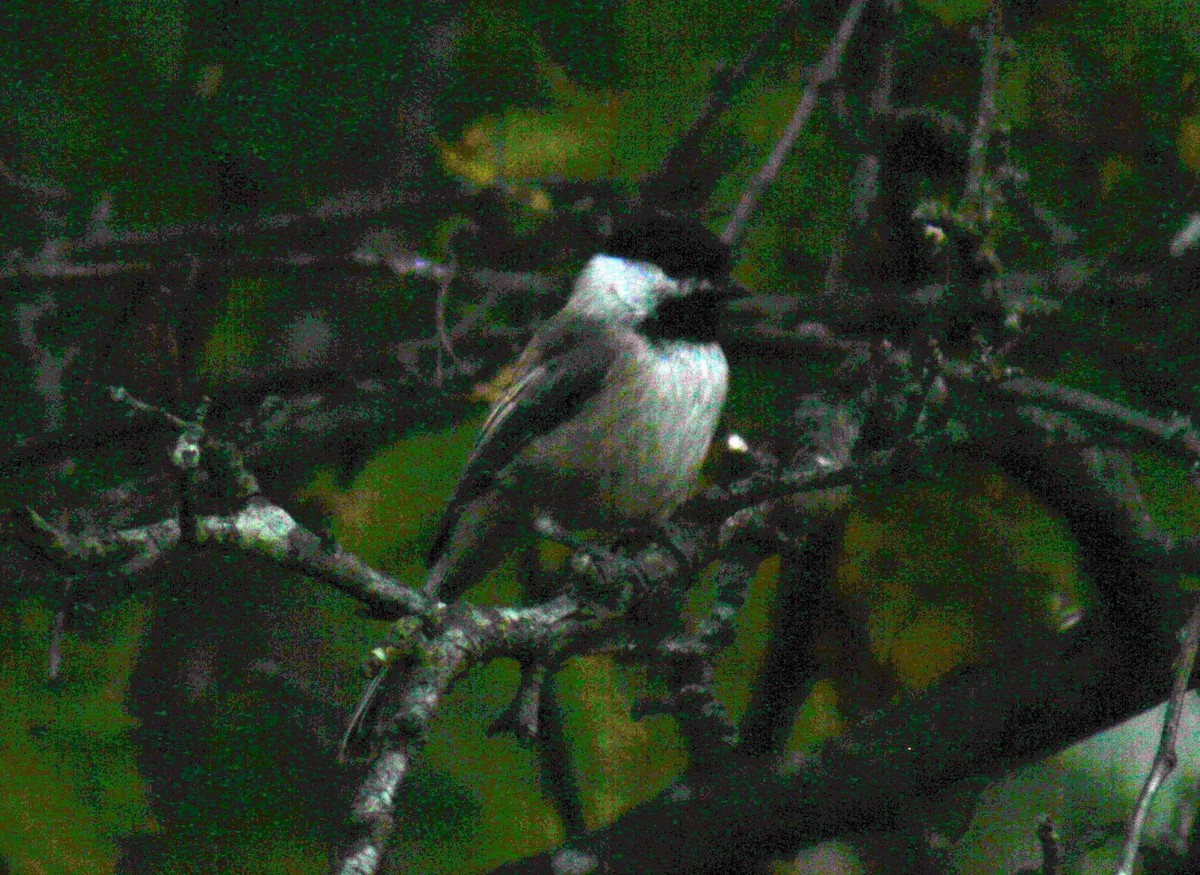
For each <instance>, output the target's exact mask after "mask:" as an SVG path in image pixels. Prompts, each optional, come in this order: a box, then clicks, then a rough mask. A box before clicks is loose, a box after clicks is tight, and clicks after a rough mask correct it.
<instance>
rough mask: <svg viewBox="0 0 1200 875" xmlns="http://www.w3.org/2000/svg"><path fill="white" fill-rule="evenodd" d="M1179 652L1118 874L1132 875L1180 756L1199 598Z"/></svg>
mask: <svg viewBox="0 0 1200 875" xmlns="http://www.w3.org/2000/svg"><path fill="white" fill-rule="evenodd" d="M1182 639H1183V640H1182V641H1181V643H1180V647H1179V656H1178V657H1176V659H1175V681H1174V683H1173V684H1172V685H1171V698H1170V699H1168V700H1167V709H1166V713H1165V714H1163V727H1162V735H1161V736H1160V737H1159V742H1158V751H1157V752H1155V754H1154V763H1153V765H1151V767H1150V774H1149V775H1147V776H1146V783H1145V784H1143V785H1142V792H1141V794H1140V795H1139V796H1138V800H1137V804H1136V805H1134V807H1133V811H1132V812H1131V813H1130V815H1129V823H1128V825H1127V826H1126V828H1125V846H1124V847H1123V848H1122V849H1121V863H1120V865H1119V866H1118V867H1117V875H1133V864H1134V861H1135V859H1136V858H1137V852H1138V845H1139V844H1140V843H1141V840H1142V830H1143V829H1145V826H1146V820H1147V818H1148V817H1149V816H1150V806H1151V804H1153V802H1154V797H1155V795H1157V793H1158V791H1159V789H1160V788H1161V787H1162V784H1163V781H1165V780H1166V778H1167V776H1168V775H1169V774H1171V772H1172V771H1173V770H1174V769H1175V766H1176V764H1177V763H1178V761H1179V757H1178V755H1177V754H1176V752H1175V745H1176V742H1177V740H1178V738H1179V722H1180V720H1181V718H1182V717H1183V706H1184V697H1185V696H1186V695H1187V692H1188V687H1189V685H1190V682H1191V678H1192V670H1193V669H1194V668H1195V667H1196V650H1197V645H1198V644H1200V598H1198V599H1197V600H1196V604H1195V605H1194V606H1193V607H1192V615H1191V617H1189V618H1188V622H1187V625H1186V626H1184V628H1183V636H1182Z"/></svg>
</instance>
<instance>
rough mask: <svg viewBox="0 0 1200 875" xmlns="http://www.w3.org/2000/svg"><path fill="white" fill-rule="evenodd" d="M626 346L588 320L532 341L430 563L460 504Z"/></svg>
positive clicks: (568, 410) (586, 394)
mask: <svg viewBox="0 0 1200 875" xmlns="http://www.w3.org/2000/svg"><path fill="white" fill-rule="evenodd" d="M627 345H628V341H627V340H625V341H623V338H622V333H621V332H620V331H618V330H615V329H614V328H612V327H611V326H609V325H607V324H605V323H601V322H599V321H597V320H591V319H574V320H571V322H570V323H569V324H562V323H558V324H555V323H552V324H551V325H549V326H547V327H546V328H545V329H543V330H542V331H540V332H539V333H538V334H537V335H536V336H535V337H534V338H533V339H532V340H531V341H530V343H529V345H528V346H527V347H526V348H525V351H524V352H523V353H522V354H521V358H520V359H519V360H518V362H517V373H516V375H515V376H514V378H513V381H512V383H511V384H509V386H508V388H507V389H506V390H505V392H504V395H503V396H502V397H501V398H500V400H499V401H497V402H496V404H495V405H494V406H493V407H492V410H491V413H489V414H488V418H487V420H486V421H485V422H484V424H483V429H482V430H481V432H480V434H479V437H478V439H477V440H476V442H475V448H474V449H473V450H472V451H471V456H470V458H469V459H468V460H467V466H466V468H465V469H464V470H463V473H462V476H461V477H460V478H459V481H458V485H457V486H456V487H455V489H454V494H453V495H452V496H451V498H450V501H449V503H448V504H447V505H446V510H445V512H444V513H443V515H442V520H441V523H440V524H439V526H438V533H437V537H436V538H435V539H434V541H433V546H432V547H431V548H430V550H429V563H430V564H431V565H432V564H433V563H434V562H436V561H437V559H438V557H439V556H441V554H442V551H443V550H444V549H445V548H446V543H447V541H448V540H449V537H450V533H451V532H452V531H453V530H454V526H455V525H456V524H457V523H458V520H459V518H460V517H461V516H462V514H463V511H464V510H465V509H466V507H467V506H468V505H469V504H470V503H471V502H472V501H474V500H475V499H477V498H479V496H481V495H482V494H484V493H485V492H486V491H487V490H488V489H489V488H490V487H491V485H492V484H493V483H494V482H495V480H496V477H497V475H498V474H499V473H500V472H501V471H502V470H503V468H504V467H505V466H506V465H507V464H508V463H509V462H511V461H512V460H513V459H515V458H516V457H517V456H518V455H519V454H520V452H521V451H522V450H523V449H525V447H527V446H528V445H529V444H530V443H532V442H533V441H535V440H537V439H538V438H539V437H541V436H542V435H544V434H548V433H549V432H551V431H553V430H554V429H555V428H557V427H558V426H560V425H562V424H563V423H564V422H566V421H567V420H569V419H571V417H573V416H574V415H575V414H576V413H578V412H579V409H580V407H581V405H582V404H584V403H585V402H586V401H587V400H588V399H589V398H591V397H593V396H594V395H595V394H596V393H597V392H599V391H600V389H601V387H602V386H603V385H604V383H605V381H606V380H607V379H608V375H609V373H610V372H611V370H612V367H613V365H614V364H615V363H616V362H617V360H618V359H619V358H620V357H621V356H622V355H623V353H624V352H625V348H626V346H627Z"/></svg>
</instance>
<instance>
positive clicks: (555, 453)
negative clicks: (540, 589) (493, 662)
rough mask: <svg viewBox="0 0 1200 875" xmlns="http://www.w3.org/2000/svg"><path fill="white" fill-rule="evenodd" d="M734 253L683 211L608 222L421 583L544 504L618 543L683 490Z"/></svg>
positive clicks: (695, 470) (360, 714)
mask: <svg viewBox="0 0 1200 875" xmlns="http://www.w3.org/2000/svg"><path fill="white" fill-rule="evenodd" d="M729 260H730V248H729V246H728V245H726V244H725V243H724V242H723V241H722V240H721V239H720V238H719V237H717V236H716V235H715V234H713V233H712V232H711V231H710V230H709V229H708V228H707V227H705V226H704V225H703V224H702V223H700V222H699V221H698V220H695V219H692V218H690V217H683V216H678V215H674V214H671V213H668V212H665V211H661V210H645V211H642V212H639V213H635V214H632V215H630V216H627V217H625V218H624V219H620V220H616V221H614V230H613V233H612V234H611V235H610V236H609V237H608V239H607V240H606V241H604V242H603V243H602V245H601V246H600V249H599V251H598V252H596V253H595V254H594V255H592V257H591V258H590V259H589V260H588V261H587V263H586V264H585V265H584V267H583V269H582V270H581V271H580V273H579V274H578V276H577V278H576V279H575V282H574V284H573V287H572V290H571V294H570V297H569V298H568V300H567V302H566V303H565V304H564V305H563V307H562V309H561V310H559V311H558V313H556V314H555V315H554V316H552V317H551V318H550V319H549V320H548V321H547V322H546V323H545V324H544V325H543V326H542V327H541V328H540V329H538V330H537V331H536V332H535V333H534V335H533V337H532V338H531V339H530V341H529V343H528V344H527V346H526V347H525V349H524V350H523V352H522V353H521V354H520V357H519V358H518V359H517V362H516V365H515V367H514V368H513V375H512V379H511V382H509V383H508V385H507V387H506V388H505V389H504V390H503V392H502V394H501V396H500V397H499V398H498V400H496V402H495V403H494V404H493V406H492V408H491V410H490V412H489V413H488V416H487V418H486V420H485V421H484V423H483V426H482V428H481V429H480V432H479V435H478V437H477V439H476V442H475V446H474V448H473V450H472V451H471V454H470V456H469V458H468V460H467V463H466V466H465V468H464V469H463V472H462V475H461V476H460V478H459V480H458V483H457V486H456V487H455V489H454V492H453V494H452V496H451V497H450V500H449V501H448V502H447V504H446V508H445V511H444V513H443V514H442V517H441V520H440V523H439V525H438V528H437V532H436V534H435V536H434V539H433V543H432V546H431V547H430V550H429V553H428V557H427V569H428V571H427V575H426V578H425V582H424V587H423V589H424V592H425V594H426V595H427V596H429V597H430V598H436V599H440V600H442V601H444V602H452V601H454V600H455V599H457V598H459V597H460V596H461V595H462V593H463V592H464V591H465V590H466V589H467V588H469V587H470V586H471V585H473V584H474V583H475V582H477V581H478V580H480V579H481V578H482V577H483V576H484V575H485V574H486V573H487V572H488V571H490V570H491V569H492V568H493V567H495V566H496V565H498V564H500V562H501V561H503V559H504V557H505V556H506V555H507V554H508V553H509V552H510V551H512V550H513V549H514V545H515V544H517V543H519V542H521V540H522V539H523V538H524V537H529V538H531V537H532V536H533V534H534V528H533V523H534V521H535V520H536V519H537V518H538V517H539V516H540V515H548V516H550V517H551V518H552V519H553V520H554V521H555V522H556V523H558V524H559V525H560V526H562V527H564V528H565V529H567V530H568V531H572V532H577V533H579V534H581V535H584V536H585V537H587V538H589V539H590V541H591V542H592V543H598V544H601V545H606V546H611V545H613V544H615V543H617V542H619V541H620V540H622V539H623V538H625V537H627V536H628V535H629V533H631V532H635V531H638V530H645V529H646V528H647V527H652V526H656V525H660V524H662V523H663V522H665V521H666V519H667V518H668V517H669V516H670V515H671V513H672V512H673V511H674V510H675V509H676V508H677V507H678V506H679V505H680V504H681V503H682V502H683V501H684V500H686V499H687V498H688V497H689V496H690V494H691V493H692V492H693V491H694V489H695V487H696V483H697V479H698V476H699V472H700V468H701V465H702V464H703V462H704V459H705V457H706V455H707V453H708V449H709V445H710V444H711V442H712V440H713V437H714V435H715V433H716V430H717V425H718V421H719V418H720V415H721V410H722V407H723V406H724V403H725V396H726V392H727V389H728V385H729V367H728V364H727V362H726V359H725V354H724V352H723V351H722V349H721V346H720V344H719V342H718V340H717V328H718V326H719V323H720V316H721V314H722V311H723V308H724V305H725V303H726V302H727V301H728V300H729V299H730V298H733V297H736V296H737V295H739V294H741V293H742V289H741V287H739V286H737V285H736V284H734V283H732V282H730V281H728V278H727V271H728V267H729ZM387 668H388V667H387V666H386V665H384V666H381V667H380V668H379V669H378V673H377V674H376V675H375V677H373V678H372V679H371V681H370V683H369V685H368V687H367V689H366V691H365V692H364V694H363V696H362V699H361V700H360V702H359V705H358V707H357V708H356V710H355V713H354V716H353V717H352V718H351V723H350V727H349V728H348V729H347V733H346V736H345V737H344V738H343V751H345V749H346V746H347V742H348V739H350V738H351V737H352V736H356V735H359V734H361V732H362V729H363V726H364V724H365V722H366V721H367V720H368V715H369V712H370V711H371V710H372V708H373V705H374V704H375V702H376V699H377V696H378V693H379V690H380V688H381V685H382V683H383V680H384V678H385V677H386V675H387Z"/></svg>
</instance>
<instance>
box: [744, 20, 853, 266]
mask: <svg viewBox="0 0 1200 875" xmlns="http://www.w3.org/2000/svg"><path fill="white" fill-rule="evenodd" d="M864 6H866V0H853V2H852V3H851V4H850V8H849V9H847V10H846V15H845V16H844V17H843V18H842V23H841V25H839V26H838V30H837V33H836V34H834V37H833V39H832V40H831V41H830V43H829V47H828V48H827V49H825V54H824V56H823V57H822V58H821V62H820V63H819V64H817V67H816V69H815V70H813V73H812V78H810V79H809V81H808V85H806V86H805V88H804V94H803V95H802V96H801V98H800V104H799V105H798V106H797V107H796V111H795V112H794V113H793V114H792V117H791V119H789V120H788V123H787V127H786V128H784V131H783V135H782V136H781V137H780V138H779V141H778V142H776V144H775V148H774V149H772V150H771V154H770V156H768V158H767V160H766V161H765V162H764V163H763V166H762V167H761V168H759V171H758V173H756V174H755V175H754V178H753V179H751V180H750V183H749V184H748V185H747V186H746V189H745V191H743V192H742V197H741V200H739V201H738V205H737V209H736V210H734V213H733V217H732V218H730V220H729V222H728V223H727V224H726V225H725V230H724V231H722V232H721V239H722V240H723V241H725V242H726V243H728V244H729V245H730V246H733V245H735V244H736V243H737V241H738V240H739V239H740V238H741V236H742V233H743V232H744V231H745V229H746V223H747V221H749V219H750V216H751V214H752V213H753V212H754V209H755V207H756V206H757V204H758V200H759V198H760V197H761V195H762V193H763V191H765V190H766V188H767V186H768V185H770V184H771V183H772V182H773V181H774V180H775V177H776V176H778V175H779V170H780V168H782V167H783V161H784V158H786V157H787V154H788V153H789V152H790V151H791V150H792V146H794V145H795V143H796V138H797V137H799V136H800V132H801V131H802V130H804V125H805V124H806V123H807V122H808V117H809V116H810V115H812V111H813V109H814V108H815V107H816V105H817V92H818V91H819V90H820V88H821V87H822V86H823V85H825V84H826V83H828V82H830V81H832V80H833V79H834V77H836V76H837V73H838V68H839V67H840V66H841V63H842V56H843V55H844V54H845V53H846V45H847V44H848V43H849V42H850V35H851V34H852V33H854V28H855V27H856V26H857V25H858V20H859V18H861V17H862V11H863V7H864Z"/></svg>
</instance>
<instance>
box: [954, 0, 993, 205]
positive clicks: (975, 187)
mask: <svg viewBox="0 0 1200 875" xmlns="http://www.w3.org/2000/svg"><path fill="white" fill-rule="evenodd" d="M985 28H986V29H985V31H984V35H983V44H984V53H983V69H982V71H981V73H980V80H981V81H980V85H979V109H978V110H977V111H976V113H975V129H974V130H973V131H972V132H971V141H970V144H969V145H968V146H967V160H968V162H969V163H968V170H967V186H966V189H965V191H964V192H963V200H964V201H965V202H966V203H967V204H968V205H972V206H974V207H975V208H976V209H977V210H979V211H980V212H982V207H983V187H984V182H985V181H986V175H987V155H988V140H989V139H990V138H991V135H992V128H993V126H994V125H995V123H996V88H997V84H998V82H999V80H1000V3H999V2H998V0H992V2H991V3H989V4H988V14H987V24H986V25H985Z"/></svg>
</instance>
